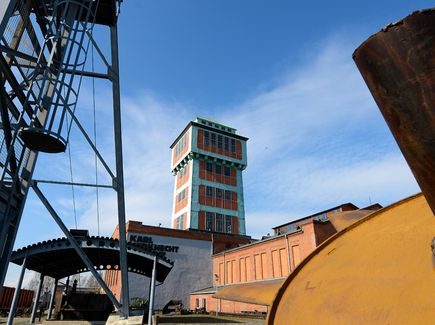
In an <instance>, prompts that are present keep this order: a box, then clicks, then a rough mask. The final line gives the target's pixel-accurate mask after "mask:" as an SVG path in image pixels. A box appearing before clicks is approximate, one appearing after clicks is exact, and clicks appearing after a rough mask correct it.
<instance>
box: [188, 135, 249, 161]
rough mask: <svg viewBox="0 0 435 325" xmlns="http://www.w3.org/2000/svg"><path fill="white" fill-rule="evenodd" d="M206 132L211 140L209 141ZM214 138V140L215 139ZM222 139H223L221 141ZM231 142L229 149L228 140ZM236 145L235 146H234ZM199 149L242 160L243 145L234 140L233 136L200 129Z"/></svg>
mask: <svg viewBox="0 0 435 325" xmlns="http://www.w3.org/2000/svg"><path fill="white" fill-rule="evenodd" d="M206 132H208V134H209V140H207V137H206V134H205V133H206ZM213 138H214V139H213ZM220 139H222V140H221V141H220ZM225 139H228V141H229V147H227V145H226V140H225ZM233 143H234V146H233V145H232V144H233ZM197 146H198V148H199V149H202V150H204V151H209V152H213V153H217V154H219V155H223V156H226V157H231V158H235V159H239V160H241V159H242V144H241V142H240V140H237V139H234V138H232V137H231V136H225V135H221V134H219V133H216V132H212V131H204V130H202V129H198V143H197Z"/></svg>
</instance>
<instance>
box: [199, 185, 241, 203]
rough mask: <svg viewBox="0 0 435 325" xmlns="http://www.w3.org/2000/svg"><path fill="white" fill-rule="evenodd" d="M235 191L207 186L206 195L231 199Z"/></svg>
mask: <svg viewBox="0 0 435 325" xmlns="http://www.w3.org/2000/svg"><path fill="white" fill-rule="evenodd" d="M233 193H234V192H233V191H228V190H223V189H220V188H216V187H211V186H206V188H205V196H206V197H210V198H216V199H221V200H222V199H225V200H231V199H232V196H233Z"/></svg>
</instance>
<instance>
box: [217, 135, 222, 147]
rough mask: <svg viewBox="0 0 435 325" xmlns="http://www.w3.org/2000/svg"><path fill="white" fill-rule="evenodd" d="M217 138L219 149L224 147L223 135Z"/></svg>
mask: <svg viewBox="0 0 435 325" xmlns="http://www.w3.org/2000/svg"><path fill="white" fill-rule="evenodd" d="M217 138H218V142H217V147H218V149H222V141H223V139H222V136H221V135H218V137H217Z"/></svg>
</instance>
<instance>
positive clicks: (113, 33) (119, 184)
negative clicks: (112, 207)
mask: <svg viewBox="0 0 435 325" xmlns="http://www.w3.org/2000/svg"><path fill="white" fill-rule="evenodd" d="M110 45H111V51H112V68H111V69H110V71H111V72H112V91H113V126H114V133H115V156H116V184H115V185H116V193H117V199H118V227H119V260H120V263H119V264H120V269H121V297H122V310H121V315H122V316H124V317H126V318H127V317H128V315H129V303H130V297H129V289H128V268H127V244H126V241H127V239H126V227H125V199H124V171H123V162H122V134H121V91H120V86H119V58H118V30H117V26H116V25H114V26H111V27H110Z"/></svg>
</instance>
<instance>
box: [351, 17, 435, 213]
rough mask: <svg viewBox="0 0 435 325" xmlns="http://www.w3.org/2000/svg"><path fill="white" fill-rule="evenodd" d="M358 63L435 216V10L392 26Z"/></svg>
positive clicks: (365, 47) (368, 44) (364, 49)
mask: <svg viewBox="0 0 435 325" xmlns="http://www.w3.org/2000/svg"><path fill="white" fill-rule="evenodd" d="M353 58H354V60H355V63H356V65H357V66H358V69H359V70H360V72H361V74H362V76H363V78H364V80H365V82H366V84H367V86H368V88H369V89H370V92H371V93H372V95H373V97H374V99H375V101H376V103H377V104H378V106H379V109H380V111H381V113H382V115H383V116H384V118H385V121H386V122H387V124H388V127H389V128H390V130H391V132H392V133H393V136H394V138H395V139H396V141H397V144H398V145H399V147H400V150H401V151H402V153H403V155H404V156H405V159H406V161H407V162H408V164H409V166H410V167H411V170H412V172H413V173H414V176H415V178H416V180H417V182H418V184H419V185H420V187H421V189H422V191H423V193H424V195H425V196H426V198H427V201H428V203H429V205H430V207H431V208H432V211H433V212H434V213H435V9H428V10H421V11H417V12H414V13H413V14H411V15H409V16H408V17H406V18H404V19H403V20H400V21H398V22H396V23H393V24H390V25H388V26H387V27H385V28H384V29H382V30H381V31H380V32H378V33H376V34H375V35H373V36H371V37H370V38H369V39H368V40H366V41H365V42H364V43H363V44H362V45H361V46H360V47H359V48H358V49H357V50H356V51H355V53H354V54H353Z"/></svg>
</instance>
